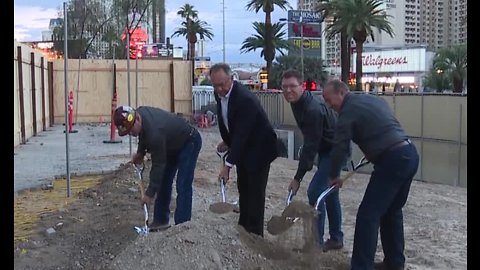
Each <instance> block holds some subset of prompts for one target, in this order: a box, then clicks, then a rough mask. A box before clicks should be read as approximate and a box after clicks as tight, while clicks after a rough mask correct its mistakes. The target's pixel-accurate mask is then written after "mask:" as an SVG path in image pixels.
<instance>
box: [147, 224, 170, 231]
mask: <svg viewBox="0 0 480 270" xmlns="http://www.w3.org/2000/svg"><path fill="white" fill-rule="evenodd" d="M168 228H170V225H169V224H161V223H159V222H156V221H153V222H152V223H150V225H148V230H149V231H152V232H156V231H164V230H166V229H168Z"/></svg>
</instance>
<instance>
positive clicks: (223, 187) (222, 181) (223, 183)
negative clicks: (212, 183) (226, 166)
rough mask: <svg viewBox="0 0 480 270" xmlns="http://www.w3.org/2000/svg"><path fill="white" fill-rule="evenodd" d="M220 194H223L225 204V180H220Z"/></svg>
mask: <svg viewBox="0 0 480 270" xmlns="http://www.w3.org/2000/svg"><path fill="white" fill-rule="evenodd" d="M220 192H221V193H222V202H225V201H226V199H225V180H224V179H223V178H222V180H220Z"/></svg>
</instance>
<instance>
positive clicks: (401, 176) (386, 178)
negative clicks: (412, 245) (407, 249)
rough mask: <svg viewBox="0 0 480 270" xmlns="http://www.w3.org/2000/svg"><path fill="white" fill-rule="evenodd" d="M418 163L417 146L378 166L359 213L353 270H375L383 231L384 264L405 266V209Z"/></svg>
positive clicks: (393, 152) (385, 157)
mask: <svg viewBox="0 0 480 270" xmlns="http://www.w3.org/2000/svg"><path fill="white" fill-rule="evenodd" d="M418 159H419V158H418V153H417V150H416V148H415V146H414V145H413V144H409V145H405V146H401V147H400V148H397V149H395V150H391V151H389V152H387V153H385V154H382V156H381V157H380V158H379V160H378V161H376V162H375V163H374V164H375V165H374V167H373V172H372V175H371V177H370V182H369V183H368V186H367V189H366V190H365V195H364V196H363V200H362V202H361V204H360V207H359V209H358V212H357V219H356V224H355V236H354V239H353V253H352V261H351V269H352V270H359V269H361V270H369V269H373V265H374V259H375V251H376V250H377V240H378V229H379V228H380V238H381V241H382V247H383V254H384V257H385V259H384V262H385V263H387V264H388V265H389V266H392V267H396V266H397V267H398V266H404V265H405V256H404V254H403V250H404V241H405V240H404V235H403V214H402V208H403V206H404V205H405V203H406V201H407V197H408V193H409V191H410V185H411V183H412V180H413V177H414V176H415V173H416V172H417V169H418Z"/></svg>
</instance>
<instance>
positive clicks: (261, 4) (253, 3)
mask: <svg viewBox="0 0 480 270" xmlns="http://www.w3.org/2000/svg"><path fill="white" fill-rule="evenodd" d="M275 6H278V7H279V8H281V9H283V10H287V8H290V9H291V8H292V7H291V6H290V4H289V3H288V0H250V1H249V2H248V4H247V5H246V9H247V10H254V11H255V13H258V12H259V11H260V9H262V10H263V12H265V37H267V38H266V39H265V43H264V45H263V46H264V53H263V58H264V59H265V61H266V62H267V73H268V72H269V71H270V68H271V66H272V62H273V59H274V56H275V48H274V47H273V43H272V38H270V37H273V35H272V17H271V14H272V12H273V11H274V7H275ZM268 87H269V88H270V87H271V84H270V81H269V82H268Z"/></svg>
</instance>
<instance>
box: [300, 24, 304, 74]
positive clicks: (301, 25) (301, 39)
mask: <svg viewBox="0 0 480 270" xmlns="http://www.w3.org/2000/svg"><path fill="white" fill-rule="evenodd" d="M299 22H300V61H301V62H300V63H301V64H300V65H301V67H302V77H303V79H304V80H305V76H304V74H303V16H300V20H299Z"/></svg>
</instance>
